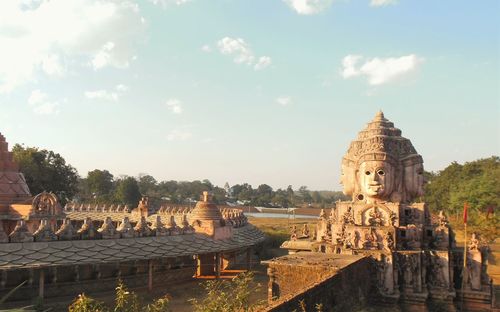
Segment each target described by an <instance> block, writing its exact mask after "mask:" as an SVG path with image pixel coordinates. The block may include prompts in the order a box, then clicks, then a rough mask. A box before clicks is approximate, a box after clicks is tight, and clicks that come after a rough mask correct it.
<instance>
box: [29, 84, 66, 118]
mask: <svg viewBox="0 0 500 312" xmlns="http://www.w3.org/2000/svg"><path fill="white" fill-rule="evenodd" d="M28 104H29V105H30V106H31V107H32V108H33V112H34V113H35V114H39V115H55V114H59V102H57V101H49V100H48V95H47V94H46V93H44V92H42V91H40V90H33V91H32V92H31V95H30V97H29V98H28Z"/></svg>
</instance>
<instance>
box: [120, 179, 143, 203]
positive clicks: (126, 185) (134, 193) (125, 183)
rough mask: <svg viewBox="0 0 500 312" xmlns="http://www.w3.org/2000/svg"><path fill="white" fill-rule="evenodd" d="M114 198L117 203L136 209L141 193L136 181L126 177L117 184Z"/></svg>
mask: <svg viewBox="0 0 500 312" xmlns="http://www.w3.org/2000/svg"><path fill="white" fill-rule="evenodd" d="M115 198H116V200H117V201H118V202H119V203H123V204H126V205H129V206H130V207H137V204H138V203H139V200H140V199H141V192H140V191H139V185H138V184H137V180H136V179H134V178H132V177H126V178H123V179H121V180H119V181H118V182H117V186H116V192H115Z"/></svg>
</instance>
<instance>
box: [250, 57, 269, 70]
mask: <svg viewBox="0 0 500 312" xmlns="http://www.w3.org/2000/svg"><path fill="white" fill-rule="evenodd" d="M269 65H271V58H270V57H269V56H261V57H259V60H258V61H257V63H256V64H255V66H254V67H253V68H254V69H255V70H262V69H264V68H266V67H268V66H269Z"/></svg>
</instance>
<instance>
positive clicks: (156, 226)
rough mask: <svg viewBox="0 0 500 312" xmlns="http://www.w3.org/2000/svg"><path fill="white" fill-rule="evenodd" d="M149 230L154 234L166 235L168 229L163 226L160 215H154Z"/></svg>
mask: <svg viewBox="0 0 500 312" xmlns="http://www.w3.org/2000/svg"><path fill="white" fill-rule="evenodd" d="M151 230H152V231H153V232H154V233H155V235H156V236H167V235H168V234H169V233H168V230H167V229H166V228H165V225H163V222H161V217H160V216H156V219H155V221H153V224H152V225H151Z"/></svg>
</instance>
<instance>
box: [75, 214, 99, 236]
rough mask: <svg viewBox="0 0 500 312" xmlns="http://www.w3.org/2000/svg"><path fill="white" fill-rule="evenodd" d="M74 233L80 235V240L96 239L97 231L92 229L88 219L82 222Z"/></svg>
mask: <svg viewBox="0 0 500 312" xmlns="http://www.w3.org/2000/svg"><path fill="white" fill-rule="evenodd" d="M76 233H77V234H78V235H80V237H81V238H82V239H93V238H96V237H97V231H96V230H95V228H94V224H93V223H92V219H90V218H89V217H87V218H85V219H84V220H83V224H82V226H81V227H80V229H78V231H76Z"/></svg>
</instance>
